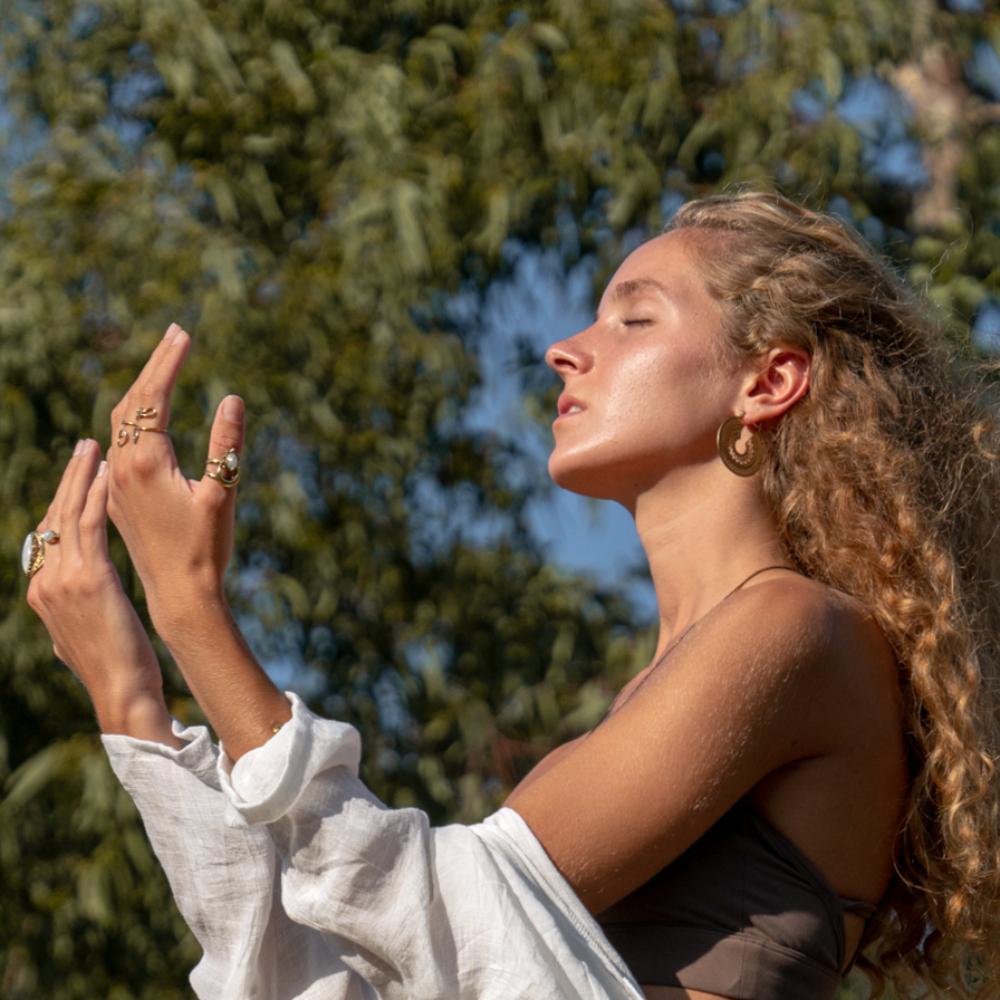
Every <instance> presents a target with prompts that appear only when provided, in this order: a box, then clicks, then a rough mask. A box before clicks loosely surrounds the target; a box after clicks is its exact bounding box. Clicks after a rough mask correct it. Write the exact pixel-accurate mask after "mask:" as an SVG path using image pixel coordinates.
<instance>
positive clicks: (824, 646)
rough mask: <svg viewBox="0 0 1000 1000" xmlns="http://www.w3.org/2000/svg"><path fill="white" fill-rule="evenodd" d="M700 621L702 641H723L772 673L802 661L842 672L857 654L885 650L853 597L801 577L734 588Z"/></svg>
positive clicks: (866, 610)
mask: <svg viewBox="0 0 1000 1000" xmlns="http://www.w3.org/2000/svg"><path fill="white" fill-rule="evenodd" d="M717 611H718V612H719V613H718V615H717V617H716V620H715V621H713V622H710V623H709V622H706V625H707V627H706V628H705V629H704V636H703V640H704V641H706V642H715V643H726V642H727V641H729V640H731V639H736V638H737V637H739V638H740V639H741V640H742V642H741V648H742V649H744V650H745V651H747V652H748V653H751V654H753V655H754V657H755V658H757V657H759V658H760V659H761V660H765V661H770V662H771V663H773V664H774V665H775V669H782V668H784V669H788V668H794V667H795V666H800V665H802V664H803V663H805V662H808V663H810V664H812V665H813V666H814V667H815V668H817V669H819V668H822V667H823V666H830V667H834V668H838V669H840V668H842V667H843V666H844V665H845V664H847V663H856V662H857V661H858V658H859V656H861V657H867V658H883V657H884V656H885V655H886V653H889V652H891V650H890V648H889V645H888V643H887V641H886V639H885V636H884V635H883V633H882V631H881V629H880V628H879V626H878V623H877V621H876V619H875V616H874V614H873V613H872V611H871V610H870V609H869V608H867V607H866V606H865V605H864V604H863V603H862V602H861V601H860V600H859V599H858V598H856V597H853V596H852V595H850V594H846V593H844V592H843V591H841V590H837V589H835V588H834V587H830V586H828V585H826V584H824V583H821V582H819V581H818V580H813V579H810V578H809V577H806V576H792V575H791V574H788V575H784V574H783V575H781V576H775V577H772V578H770V579H766V580H761V581H760V582H757V583H754V584H751V585H749V586H747V587H744V588H742V589H741V590H738V591H737V592H736V593H735V594H733V595H732V596H731V597H730V598H729V600H728V601H726V602H725V604H724V605H722V606H720V607H719V608H718V609H717Z"/></svg>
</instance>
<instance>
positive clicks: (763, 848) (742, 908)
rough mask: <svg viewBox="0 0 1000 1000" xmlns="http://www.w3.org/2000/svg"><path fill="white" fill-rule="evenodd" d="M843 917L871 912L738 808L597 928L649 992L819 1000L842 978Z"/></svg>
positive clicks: (745, 806) (601, 918)
mask: <svg viewBox="0 0 1000 1000" xmlns="http://www.w3.org/2000/svg"><path fill="white" fill-rule="evenodd" d="M844 911H847V912H851V913H857V914H859V915H861V916H863V917H866V918H867V917H870V916H871V915H872V914H873V913H875V911H876V907H875V906H874V905H873V904H871V903H867V902H864V901H862V900H855V899H844V898H843V897H841V896H838V895H837V894H836V892H834V890H833V888H832V887H831V886H830V884H829V882H827V880H826V878H825V877H824V875H823V873H822V872H821V871H820V870H819V869H818V868H817V867H816V866H815V865H814V864H813V863H812V861H810V860H809V858H808V857H807V856H806V855H805V854H803V852H802V851H801V850H800V849H799V848H798V847H796V845H795V844H794V843H792V841H790V840H788V838H787V837H785V836H783V835H782V834H781V833H780V832H779V831H778V830H776V829H775V828H774V827H773V826H771V824H770V823H768V822H767V820H765V819H764V817H763V816H761V815H760V813H758V812H757V810H756V809H754V808H753V806H751V805H750V803H749V801H748V800H747V799H741V800H740V801H739V802H737V804H736V805H735V806H733V807H732V809H730V810H729V812H727V813H726V814H725V815H724V816H723V817H722V819H720V820H719V821H718V822H717V823H716V824H715V825H714V826H713V827H711V828H710V829H709V830H708V831H707V832H706V833H705V834H703V835H702V836H701V837H700V838H699V839H698V840H697V841H696V842H695V843H694V844H692V845H691V847H689V848H688V849H687V850H686V851H685V852H684V853H683V854H682V855H681V856H680V857H678V858H677V859H676V860H675V861H673V862H672V863H671V864H669V865H668V866H667V867H666V868H664V869H662V870H661V871H660V872H658V873H657V874H656V875H654V876H653V877H652V878H651V879H650V880H649V881H648V882H646V883H644V884H643V885H641V886H640V887H639V888H638V889H636V890H635V891H634V892H632V893H630V894H629V895H628V896H626V897H625V898H624V899H622V900H620V901H619V902H617V903H616V904H615V905H614V906H611V907H609V908H608V909H606V910H604V911H603V912H602V913H599V914H597V918H596V919H597V922H598V923H599V924H600V925H601V927H602V928H603V930H604V933H605V934H606V935H607V938H608V940H609V941H610V942H611V944H612V945H614V947H615V949H616V950H617V951H618V953H619V954H620V955H621V956H622V958H623V959H624V960H625V963H626V965H628V967H629V969H630V970H631V971H632V974H633V975H634V976H635V978H636V979H637V980H638V981H639V982H640V983H644V984H646V985H648V986H654V985H655V986H682V987H685V988H687V989H692V990H703V991H704V992H706V993H718V994H721V995H722V996H725V997H733V998H734V1000H828V998H832V997H833V996H834V995H835V994H836V992H837V987H838V985H839V983H840V980H841V978H842V977H843V975H845V974H846V972H847V969H845V968H844V964H845V957H846V956H845V955H844V920H843V913H844ZM853 960H854V959H853V956H852V958H851V961H852V962H853Z"/></svg>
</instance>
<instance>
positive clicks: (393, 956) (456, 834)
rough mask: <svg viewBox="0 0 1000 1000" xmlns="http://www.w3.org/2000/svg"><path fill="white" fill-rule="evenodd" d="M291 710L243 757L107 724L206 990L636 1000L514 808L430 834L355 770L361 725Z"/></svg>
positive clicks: (331, 998)
mask: <svg viewBox="0 0 1000 1000" xmlns="http://www.w3.org/2000/svg"><path fill="white" fill-rule="evenodd" d="M286 697H287V698H288V699H289V701H290V702H291V706H292V718H291V719H290V720H289V722H287V723H286V724H285V725H284V726H283V727H282V729H281V730H280V732H279V733H278V734H277V735H275V736H273V737H272V738H271V739H270V740H268V742H267V743H265V744H264V745H263V746H261V747H257V748H256V749H254V750H251V751H249V752H248V753H246V754H244V756H242V757H241V758H240V759H239V761H237V762H236V763H235V764H233V762H232V761H231V760H230V759H229V757H228V756H227V755H226V753H225V748H224V747H223V746H222V745H219V746H216V745H215V744H213V743H212V741H211V739H210V737H209V734H208V730H207V729H206V728H205V727H204V726H192V727H185V726H183V725H182V724H181V723H180V722H178V721H177V720H176V719H175V720H173V725H172V728H173V732H174V733H175V735H176V736H177V737H178V738H180V739H181V740H182V741H184V742H185V743H186V746H185V747H183V748H182V749H180V750H175V749H173V748H172V747H169V746H167V745H166V744H162V743H157V742H153V741H148V740H137V739H133V738H132V737H130V736H125V735H121V734H105V735H103V736H102V741H103V744H104V747H105V750H106V751H107V754H108V757H109V759H110V761H111V766H112V768H113V769H114V771H115V774H116V775H117V776H118V778H119V780H120V781H121V783H122V785H123V786H124V787H125V789H126V790H127V791H128V793H129V794H130V795H131V796H132V798H133V800H134V801H135V803H136V806H137V807H138V809H139V813H140V814H141V816H142V820H143V824H144V825H145V828H146V832H147V834H148V836H149V839H150V842H151V843H152V846H153V850H154V851H155V852H156V855H157V857H158V858H159V860H160V863H161V864H162V866H163V869H164V871H165V872H166V874H167V878H168V880H169V882H170V887H171V889H172V891H173V894H174V898H175V900H176V902H177V906H178V909H179V910H180V912H181V915H182V916H183V917H184V919H185V921H186V922H187V924H188V926H189V927H190V928H191V930H192V932H193V933H194V935H195V937H196V938H197V940H198V942H199V944H200V945H201V947H202V948H203V950H204V954H203V956H202V958H201V960H200V961H199V962H198V964H197V965H196V966H195V968H194V970H193V971H192V973H191V985H192V987H193V989H194V992H195V993H196V994H197V996H198V997H199V998H203V1000H293V998H294V1000H299V998H301V1000H362V998H364V1000H369V998H376V997H377V998H382V1000H445V998H447V1000H473V998H477V1000H517V998H525V1000H527V998H531V1000H548V998H560V997H566V998H574V1000H575V998H588V1000H590V998H593V1000H640V998H642V996H643V994H642V991H641V990H640V988H639V986H638V985H637V983H636V982H635V980H634V978H633V977H632V975H631V974H630V973H629V971H628V968H627V967H626V966H625V964H624V962H623V961H622V959H621V958H620V957H619V956H618V954H617V953H616V952H615V950H614V949H613V948H612V946H611V945H610V944H609V943H608V941H607V939H606V938H605V936H604V934H603V932H602V931H601V928H600V927H599V926H598V924H597V923H596V921H595V920H594V919H593V917H591V915H590V914H589V913H588V912H587V910H586V909H585V908H584V906H583V904H582V903H581V902H580V901H579V899H578V898H577V896H576V895H575V893H574V892H573V891H572V889H571V888H570V886H569V884H568V883H567V882H566V881H565V879H564V878H563V877H562V875H561V874H560V873H559V871H558V869H556V867H555V866H554V865H553V863H552V861H551V860H550V859H549V857H548V855H546V853H545V851H544V849H543V848H542V846H541V844H539V842H538V840H537V839H536V838H535V837H534V835H533V834H532V832H531V830H530V829H529V828H528V826H527V824H526V823H525V822H524V821H523V820H522V819H521V817H520V816H519V815H518V814H517V813H516V812H514V811H513V810H511V809H506V808H503V809H500V810H499V811H498V812H496V813H494V814H493V815H492V816H489V817H487V819H485V820H484V821H483V822H482V823H477V824H474V825H471V826H462V825H457V824H456V825H451V826H444V827H439V828H433V827H431V825H430V822H429V820H428V817H427V815H426V813H424V812H422V811H421V810H419V809H389V808H387V807H386V806H385V805H384V804H383V803H382V802H380V801H379V800H378V799H377V798H376V797H375V796H374V795H373V794H372V793H371V792H370V791H369V790H368V788H367V787H366V786H365V785H364V784H363V783H362V782H361V780H360V779H359V778H358V761H359V758H360V754H361V740H360V736H359V734H358V732H357V730H356V729H354V728H353V727H352V726H349V725H346V724H344V723H341V722H335V721H331V720H329V719H323V718H320V717H319V716H317V715H314V714H313V713H312V712H310V711H309V709H308V708H307V707H306V706H305V704H304V703H303V702H302V700H301V699H300V698H299V697H298V696H297V695H296V694H294V693H293V692H286Z"/></svg>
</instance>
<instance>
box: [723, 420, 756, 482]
mask: <svg viewBox="0 0 1000 1000" xmlns="http://www.w3.org/2000/svg"><path fill="white" fill-rule="evenodd" d="M747 429H748V430H750V428H749V427H748V428H747ZM742 433H743V414H742V413H737V414H736V415H735V416H732V417H727V418H726V419H725V420H723V421H722V426H720V427H719V432H718V434H716V436H715V443H716V446H717V447H718V449H719V457H720V458H721V459H722V463H723V465H725V467H726V468H727V469H729V471H730V472H735V473H736V475H737V476H752V475H753V474H754V473H755V472H756V471H757V470H758V469H759V468H760V467H761V466H762V465H763V464H764V444H763V442H762V441H761V439H760V435H759V434H758V433H757V432H755V431H753V430H750V437H749V438H748V439H747V443H746V446H745V447H744V448H743V449H742V450H740V449H739V448H737V447H736V445H737V443H738V442H739V440H740V435H741V434H742Z"/></svg>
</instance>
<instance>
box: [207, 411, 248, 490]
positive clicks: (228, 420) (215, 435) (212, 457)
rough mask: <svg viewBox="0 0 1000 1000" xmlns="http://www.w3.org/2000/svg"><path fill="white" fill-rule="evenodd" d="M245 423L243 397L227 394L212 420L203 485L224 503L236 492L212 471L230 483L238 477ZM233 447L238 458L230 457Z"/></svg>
mask: <svg viewBox="0 0 1000 1000" xmlns="http://www.w3.org/2000/svg"><path fill="white" fill-rule="evenodd" d="M244 426H245V420H244V407H243V400H242V399H240V397H239V396H226V398H225V399H223V400H222V402H221V403H220V404H219V407H218V409H217V410H216V411H215V419H214V420H213V421H212V433H211V434H210V435H209V444H208V462H206V464H205V475H204V476H203V477H202V480H201V487H200V488H201V489H202V490H205V491H208V492H210V493H211V494H212V495H215V499H216V500H217V501H219V502H220V503H221V502H222V501H224V500H225V499H226V498H227V497H229V496H230V495H231V494H233V493H234V491H233V490H232V489H231V488H229V489H227V488H226V487H225V486H223V484H222V482H220V481H219V480H218V479H213V478H212V475H211V474H215V475H217V476H221V477H222V479H223V480H224V481H227V482H232V481H233V480H234V479H237V478H238V476H239V462H240V460H241V456H242V451H243V438H244ZM230 450H232V451H234V452H235V453H236V454H235V458H227V455H228V454H229V452H230ZM234 461H235V465H234V464H233V463H234Z"/></svg>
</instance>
